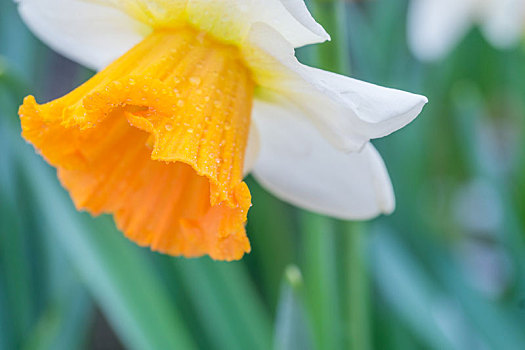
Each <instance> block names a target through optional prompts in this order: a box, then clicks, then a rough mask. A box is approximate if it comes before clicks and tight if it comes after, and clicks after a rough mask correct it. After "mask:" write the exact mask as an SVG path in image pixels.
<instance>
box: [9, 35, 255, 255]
mask: <svg viewBox="0 0 525 350" xmlns="http://www.w3.org/2000/svg"><path fill="white" fill-rule="evenodd" d="M253 90H254V82H253V80H252V78H251V74H250V70H249V69H248V68H247V67H246V65H245V64H244V62H243V61H242V59H241V56H240V54H239V52H238V49H237V48H236V47H234V46H230V45H228V44H224V43H221V42H219V41H217V40H215V39H214V38H212V37H210V36H209V35H207V34H205V33H203V32H199V31H198V30H196V29H193V28H191V27H187V26H186V27H181V28H178V29H169V30H167V29H165V30H162V29H161V30H155V31H154V32H153V33H152V34H150V35H149V36H148V37H146V38H145V39H144V40H143V41H142V42H141V43H139V44H138V45H137V46H135V47H134V48H133V49H131V50H130V51H129V52H127V53H126V54H125V55H124V56H122V57H121V58H119V59H118V60H116V61H115V62H114V63H112V64H111V65H109V66H108V67H107V68H105V69H104V70H103V71H101V72H99V73H98V74H96V75H95V76H94V77H93V78H91V79H90V80H88V81H87V82H86V83H85V84H83V85H82V86H80V87H78V88H77V89H75V90H74V91H72V92H71V93H69V94H68V95H66V96H64V97H62V98H59V99H57V100H55V101H52V102H49V103H46V104H42V105H39V104H37V103H36V102H35V99H34V97H32V96H29V97H27V98H26V99H25V100H24V104H23V105H22V106H21V107H20V111H19V114H20V117H21V121H22V129H23V132H22V135H23V136H24V138H25V139H26V140H28V141H29V142H31V143H32V144H33V145H34V146H35V148H37V149H38V150H39V151H40V153H41V154H42V155H43V156H44V157H45V159H46V160H47V161H48V162H49V163H50V164H52V165H53V166H55V167H56V168H57V169H58V176H59V178H60V181H61V182H62V184H63V185H64V187H66V188H67V189H68V190H69V192H70V194H71V197H72V198H73V200H74V202H75V205H76V206H77V207H78V208H79V209H85V210H87V211H89V212H90V213H91V214H93V215H99V214H101V213H111V214H113V215H114V218H115V221H116V223H117V225H118V227H119V228H120V229H121V230H122V231H123V232H124V233H125V235H126V236H127V237H129V238H130V239H131V240H133V241H134V242H136V243H137V244H139V245H142V246H149V247H151V249H153V250H156V251H159V252H163V253H168V254H171V255H184V256H187V257H194V256H200V255H204V254H208V255H210V256H211V257H212V258H214V259H221V260H234V259H239V258H241V257H242V255H243V254H244V253H245V252H249V251H250V244H249V242H248V239H247V237H246V233H245V228H244V224H245V222H246V215H247V212H248V209H249V207H250V205H251V197H250V193H249V190H248V188H247V186H246V184H245V183H244V182H243V181H242V177H243V170H244V169H243V166H244V155H245V150H246V146H247V141H248V134H249V129H250V114H251V109H252V98H253Z"/></svg>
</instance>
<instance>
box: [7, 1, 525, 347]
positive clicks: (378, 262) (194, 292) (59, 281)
mask: <svg viewBox="0 0 525 350" xmlns="http://www.w3.org/2000/svg"><path fill="white" fill-rule="evenodd" d="M309 5H310V6H311V8H312V9H313V11H314V13H315V14H316V17H317V18H318V19H319V21H321V22H322V24H324V25H325V26H326V28H327V29H328V31H329V32H330V33H331V34H332V37H333V39H334V40H333V42H332V43H327V44H322V45H319V46H318V47H307V48H304V49H301V50H300V51H299V52H298V54H299V55H300V57H302V60H303V61H304V62H305V63H309V64H312V65H316V66H319V67H323V68H326V69H329V70H333V71H338V72H342V73H350V72H351V73H352V75H353V76H355V77H356V78H359V79H362V80H367V81H371V82H374V83H377V84H381V85H386V86H391V87H395V88H400V89H404V90H408V91H413V92H417V93H422V94H425V95H426V96H428V97H429V100H430V104H429V105H428V106H427V107H426V108H425V110H424V112H423V113H422V115H421V116H420V117H419V118H418V119H417V120H416V121H415V122H413V123H412V124H411V125H409V126H408V127H406V128H404V129H403V130H401V131H399V132H397V133H395V134H394V135H391V136H389V137H387V138H385V139H382V140H378V141H377V142H375V144H376V146H377V147H378V148H379V149H380V151H381V153H382V154H383V156H384V158H385V161H386V163H387V165H388V167H389V170H390V174H391V177H392V180H393V183H394V187H395V189H396V194H397V203H398V204H397V205H398V208H397V210H396V212H395V213H394V214H393V215H392V216H389V217H381V218H379V219H377V220H374V221H372V222H370V223H364V224H356V223H346V222H339V221H335V220H331V219H328V218H324V217H321V216H318V215H315V214H311V213H306V212H303V211H300V210H298V209H296V208H292V207H291V206H289V205H287V204H285V203H282V202H280V201H278V200H277V199H275V198H274V197H272V196H271V195H269V194H268V193H266V192H265V191H264V190H263V189H262V188H261V187H260V186H259V185H258V184H257V183H256V182H254V181H253V180H252V179H248V182H249V186H250V189H251V191H252V195H253V200H254V206H253V208H252V209H251V211H250V216H249V223H248V233H249V236H250V239H251V241H252V247H253V248H252V253H251V254H250V255H249V256H247V257H245V258H244V259H243V260H242V261H241V262H235V263H223V262H213V261H211V260H210V259H208V258H201V259H193V260H187V259H182V258H171V257H167V256H162V255H159V254H156V253H152V252H150V251H149V250H147V249H142V248H139V247H137V246H135V245H134V244H133V243H131V242H129V241H127V240H126V239H125V238H124V237H123V235H122V234H121V233H119V232H118V231H117V230H116V229H115V227H114V225H113V223H112V221H111V219H110V218H109V217H101V218H96V219H93V218H91V217H90V216H89V215H87V214H84V213H78V212H76V211H75V209H74V207H73V205H72V203H71V201H70V199H69V197H68V196H67V194H66V193H65V191H64V190H63V189H62V188H61V187H60V185H59V183H58V181H57V180H56V177H55V176H54V170H53V169H51V168H50V167H49V166H47V165H46V164H45V162H44V161H43V160H42V159H41V158H40V157H39V156H38V155H36V154H35V152H34V150H33V149H32V147H31V146H29V145H27V144H25V142H24V141H23V140H22V139H21V138H20V136H19V132H20V130H19V129H20V128H19V123H18V121H17V118H18V117H17V113H16V111H17V106H18V105H19V104H20V103H21V101H22V98H23V97H24V96H25V95H27V94H29V93H31V94H34V95H35V96H36V97H37V99H38V100H40V101H45V100H49V99H51V98H54V97H58V96H59V95H60V94H63V93H65V92H67V91H68V90H69V89H71V88H72V87H74V86H75V85H77V84H79V83H81V82H82V81H83V80H85V79H86V78H87V77H88V76H89V75H90V74H92V73H91V72H88V71H86V70H85V69H83V68H81V67H79V66H77V65H75V64H73V63H71V62H69V61H66V60H65V59H63V58H60V57H59V56H58V55H57V54H55V53H53V52H52V51H50V50H49V49H48V48H46V47H45V46H44V45H43V44H41V43H40V42H39V41H38V40H37V39H35V38H34V37H33V36H32V34H30V33H29V31H28V30H27V28H26V27H25V26H24V25H23V24H22V22H21V21H20V19H19V17H18V14H17V13H16V6H15V4H14V3H13V2H11V1H7V0H4V1H2V2H0V149H1V153H0V349H87V348H95V349H97V348H100V349H105V348H114V347H116V346H118V343H116V342H115V341H114V340H111V334H112V332H114V333H115V334H116V336H117V337H118V339H119V341H120V343H121V344H122V346H123V347H125V348H129V349H137V350H144V349H271V348H275V349H283V350H284V349H286V350H288V349H290V350H291V349H359V350H366V349H498V350H499V349H510V350H512V349H523V348H525V332H524V327H525V274H524V271H525V244H524V240H525V234H524V232H525V177H524V176H523V174H524V170H525V155H524V152H523V149H524V147H523V146H524V145H523V142H524V141H523V137H522V135H523V127H524V120H525V119H524V117H525V98H524V96H525V52H524V48H523V47H519V48H516V49H514V50H510V51H496V50H495V49H493V48H492V47H490V46H489V45H488V44H487V43H486V42H485V41H484V40H483V38H482V36H481V35H480V33H479V32H478V31H477V30H473V31H471V33H470V34H469V36H468V37H467V38H466V39H465V40H464V41H462V43H461V45H460V46H459V47H458V48H457V49H456V50H455V51H454V52H453V53H451V55H450V56H449V57H448V58H447V59H446V60H444V61H442V62H440V63H435V64H422V63H419V62H417V61H416V60H415V59H414V58H413V57H412V56H411V55H410V53H409V52H408V49H407V46H406V39H405V25H404V23H405V13H406V5H407V3H406V1H384V0H376V1H368V2H364V3H360V4H359V3H351V2H343V1H335V0H334V1H320V0H319V1H317V2H314V1H310V2H309ZM98 310H100V312H99V311H98ZM101 320H107V322H108V324H109V326H106V324H105V323H103V322H102V321H101ZM101 322H102V323H101ZM101 324H102V326H100V325H101ZM108 335H109V338H108ZM101 337H102V338H101ZM97 339H98V340H97ZM101 339H102V340H101ZM104 339H106V340H104Z"/></svg>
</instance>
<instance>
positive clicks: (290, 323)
mask: <svg viewBox="0 0 525 350" xmlns="http://www.w3.org/2000/svg"><path fill="white" fill-rule="evenodd" d="M303 297H304V288H303V280H302V276H301V271H300V270H299V269H298V268H297V267H296V266H294V265H290V266H288V268H287V269H286V271H285V276H284V281H283V284H282V286H281V297H280V300H279V305H278V310H277V320H276V322H275V342H274V349H275V350H311V349H313V348H314V344H313V339H312V334H311V327H310V323H309V320H308V318H307V316H306V311H305V309H304V302H303Z"/></svg>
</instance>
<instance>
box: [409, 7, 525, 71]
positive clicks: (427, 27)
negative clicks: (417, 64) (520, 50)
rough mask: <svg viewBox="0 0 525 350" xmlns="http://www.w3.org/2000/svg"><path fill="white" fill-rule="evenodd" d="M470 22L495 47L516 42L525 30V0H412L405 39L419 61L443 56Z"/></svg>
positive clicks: (507, 46)
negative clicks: (477, 27)
mask: <svg viewBox="0 0 525 350" xmlns="http://www.w3.org/2000/svg"><path fill="white" fill-rule="evenodd" d="M473 25H480V27H481V30H482V31H483V33H484V35H485V37H486V38H487V40H488V41H489V42H490V43H491V44H492V45H493V46H495V47H497V48H509V47H512V46H513V45H515V44H517V43H518V42H519V39H520V38H521V37H522V35H523V34H524V31H525V1H524V0H412V1H411V2H410V6H409V11H408V26H407V30H408V42H409V45H410V48H411V49H412V51H413V53H414V54H415V55H416V56H417V57H418V58H419V59H421V60H424V61H432V60H438V59H440V58H443V57H444V56H445V55H446V54H447V53H448V52H449V51H451V50H452V49H453V48H454V46H455V45H456V44H457V43H458V42H459V41H460V40H461V38H462V37H463V36H464V35H465V34H466V33H467V32H468V30H469V29H470V28H471V27H472V26H473Z"/></svg>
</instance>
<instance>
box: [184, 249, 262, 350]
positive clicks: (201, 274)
mask: <svg viewBox="0 0 525 350" xmlns="http://www.w3.org/2000/svg"><path fill="white" fill-rule="evenodd" d="M174 266H175V268H176V270H177V271H178V273H179V274H180V277H181V278H182V281H183V284H184V287H185V288H186V289H187V292H188V295H189V298H190V300H191V303H192V305H193V307H194V309H195V317H197V318H198V320H199V322H200V324H202V327H203V328H204V330H205V332H206V333H207V334H208V336H209V337H210V338H211V341H212V342H213V343H214V344H215V346H216V348H218V349H261V350H264V349H269V348H270V347H271V339H272V327H271V322H270V318H269V315H268V314H267V311H266V310H265V309H264V307H263V305H262V303H261V300H260V297H259V295H258V294H257V292H256V291H255V289H254V286H253V284H252V282H251V281H250V278H249V276H248V274H247V272H246V270H245V268H244V264H243V263H241V262H230V263H225V262H218V261H212V260H210V259H209V258H200V259H192V260H188V259H182V258H181V259H176V260H175V261H174Z"/></svg>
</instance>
